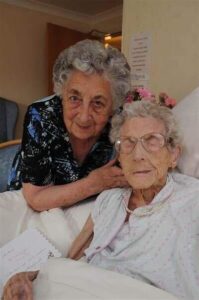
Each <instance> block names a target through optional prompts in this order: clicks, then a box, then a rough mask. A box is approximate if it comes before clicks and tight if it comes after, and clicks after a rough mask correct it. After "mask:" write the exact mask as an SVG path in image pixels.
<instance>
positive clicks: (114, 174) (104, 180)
mask: <svg viewBox="0 0 199 300" xmlns="http://www.w3.org/2000/svg"><path fill="white" fill-rule="evenodd" d="M116 161H117V160H116V159H113V160H111V161H109V162H108V163H107V164H106V165H104V166H103V167H101V168H98V169H96V170H94V171H92V172H91V173H90V174H89V176H88V177H90V179H91V180H92V185H93V187H94V188H95V189H96V193H100V192H102V191H104V190H106V189H110V188H115V187H127V186H129V183H128V182H127V180H126V179H125V177H124V174H123V171H122V169H121V168H119V167H117V166H115V163H116Z"/></svg>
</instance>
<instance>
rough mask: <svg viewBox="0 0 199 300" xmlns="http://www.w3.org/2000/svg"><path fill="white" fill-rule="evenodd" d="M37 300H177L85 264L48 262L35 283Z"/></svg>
mask: <svg viewBox="0 0 199 300" xmlns="http://www.w3.org/2000/svg"><path fill="white" fill-rule="evenodd" d="M34 299H35V300H65V299H70V300H72V299H81V300H83V299H85V300H86V299H109V300H112V299H131V300H137V299H143V300H144V299H147V300H152V299H153V300H166V299H167V300H175V299H177V298H176V297H174V296H172V295H171V294H168V293H166V292H164V291H162V290H160V289H157V288H155V287H153V286H151V285H148V284H146V283H143V282H141V281H138V280H135V279H132V278H131V277H128V276H125V275H121V274H119V273H116V272H112V271H108V270H104V269H100V268H96V267H94V266H91V265H89V264H87V263H85V262H82V261H73V260H70V259H64V258H59V259H57V258H56V259H55V258H52V259H49V260H48V263H47V264H46V266H44V267H43V268H42V270H41V271H40V274H39V276H38V278H37V279H36V281H35V282H34Z"/></svg>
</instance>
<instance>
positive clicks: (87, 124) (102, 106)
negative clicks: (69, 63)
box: [62, 71, 113, 142]
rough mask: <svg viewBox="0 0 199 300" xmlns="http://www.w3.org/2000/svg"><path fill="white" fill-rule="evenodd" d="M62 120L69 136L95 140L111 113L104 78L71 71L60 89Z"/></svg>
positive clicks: (107, 85)
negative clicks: (61, 91) (61, 92)
mask: <svg viewBox="0 0 199 300" xmlns="http://www.w3.org/2000/svg"><path fill="white" fill-rule="evenodd" d="M62 98H63V111H64V123H65V125H66V127H67V130H68V132H69V135H70V137H71V138H73V139H80V140H89V141H93V142H94V141H95V140H96V139H97V137H98V136H99V135H100V134H101V132H102V130H103V129H104V127H105V125H106V124H107V121H108V119H109V117H110V116H111V114H112V106H113V101H112V94H111V86H110V83H109V81H108V80H106V79H105V78H104V77H103V76H100V75H98V74H91V75H87V74H84V73H83V72H80V71H73V72H72V73H71V75H70V77H69V79H68V80H67V82H66V84H65V86H64V88H63V94H62Z"/></svg>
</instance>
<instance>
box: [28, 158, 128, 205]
mask: <svg viewBox="0 0 199 300" xmlns="http://www.w3.org/2000/svg"><path fill="white" fill-rule="evenodd" d="M114 163H115V160H111V161H110V162H109V163H107V164H106V165H104V166H103V167H100V168H98V169H96V170H94V171H92V172H91V173H90V174H89V175H88V176H87V177H85V178H82V179H79V180H77V181H75V182H72V183H68V184H63V185H57V186H55V185H48V186H36V185H33V184H31V183H23V195H24V197H25V199H26V201H27V203H28V204H29V206H30V207H31V208H32V209H34V210H36V211H44V210H48V209H51V208H55V207H68V206H71V205H73V204H75V203H77V202H79V201H81V200H84V199H86V198H88V197H90V196H93V195H96V194H98V193H100V192H102V191H103V190H105V189H109V188H114V187H123V186H127V185H128V183H127V181H126V179H125V178H124V175H123V171H122V170H121V169H120V168H118V167H116V166H114Z"/></svg>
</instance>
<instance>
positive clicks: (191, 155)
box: [173, 88, 199, 178]
mask: <svg viewBox="0 0 199 300" xmlns="http://www.w3.org/2000/svg"><path fill="white" fill-rule="evenodd" d="M173 112H174V114H175V115H176V117H177V120H178V122H179V126H180V129H181V132H182V135H183V146H184V148H183V151H182V155H181V157H180V159H179V162H178V168H179V170H180V172H181V173H183V174H186V175H190V176H193V177H197V178H199V133H198V130H199V88H196V89H195V90H194V91H193V92H192V93H191V94H189V95H188V96H186V97H185V98H184V99H183V100H181V101H180V102H179V103H178V104H177V105H176V106H175V107H174V108H173Z"/></svg>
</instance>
